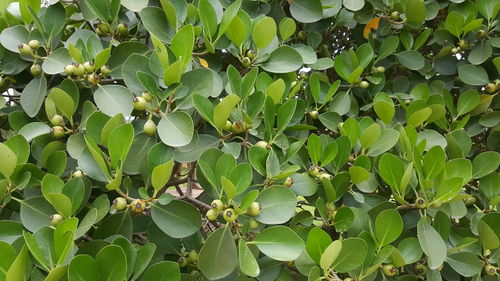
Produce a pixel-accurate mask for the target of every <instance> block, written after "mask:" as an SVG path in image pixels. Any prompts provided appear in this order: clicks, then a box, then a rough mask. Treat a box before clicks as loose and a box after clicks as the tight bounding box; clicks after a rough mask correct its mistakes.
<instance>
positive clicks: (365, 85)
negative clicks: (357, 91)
mask: <svg viewBox="0 0 500 281" xmlns="http://www.w3.org/2000/svg"><path fill="white" fill-rule="evenodd" d="M369 86H370V83H368V82H367V81H361V82H359V87H360V88H361V89H366V88H368V87H369Z"/></svg>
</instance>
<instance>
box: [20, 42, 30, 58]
mask: <svg viewBox="0 0 500 281" xmlns="http://www.w3.org/2000/svg"><path fill="white" fill-rule="evenodd" d="M17 48H18V50H19V53H21V55H25V56H33V50H32V49H31V47H30V46H28V44H19V45H17Z"/></svg>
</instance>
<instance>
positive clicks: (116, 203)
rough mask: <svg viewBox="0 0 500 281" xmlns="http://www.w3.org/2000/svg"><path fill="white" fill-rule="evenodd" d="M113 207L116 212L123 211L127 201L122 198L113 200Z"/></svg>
mask: <svg viewBox="0 0 500 281" xmlns="http://www.w3.org/2000/svg"><path fill="white" fill-rule="evenodd" d="M113 207H114V208H115V209H116V210H117V211H121V210H124V209H125V208H127V200H126V199H125V198H123V197H117V198H115V200H113Z"/></svg>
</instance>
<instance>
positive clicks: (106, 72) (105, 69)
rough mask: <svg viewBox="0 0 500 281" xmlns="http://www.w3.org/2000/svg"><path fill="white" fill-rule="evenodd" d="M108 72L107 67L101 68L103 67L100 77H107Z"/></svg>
mask: <svg viewBox="0 0 500 281" xmlns="http://www.w3.org/2000/svg"><path fill="white" fill-rule="evenodd" d="M110 72H111V69H109V67H107V66H103V67H101V74H102V75H105V76H106V75H108V74H109V73H110Z"/></svg>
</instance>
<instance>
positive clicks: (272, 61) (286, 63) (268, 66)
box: [262, 0, 319, 73]
mask: <svg viewBox="0 0 500 281" xmlns="http://www.w3.org/2000/svg"><path fill="white" fill-rule="evenodd" d="M307 1H309V0H307ZM314 1H316V0H313V2H314ZM318 1H319V0H318ZM296 2H297V1H294V2H293V3H296ZM301 66H302V56H301V55H300V54H299V53H298V52H297V51H296V50H295V49H293V48H292V47H289V46H282V47H279V48H277V49H276V50H274V51H273V52H272V53H271V54H270V55H269V58H268V59H267V60H266V61H265V62H264V63H263V64H262V68H263V69H264V70H265V71H268V72H272V73H287V72H292V71H295V70H298V69H299V68H300V67H301Z"/></svg>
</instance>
